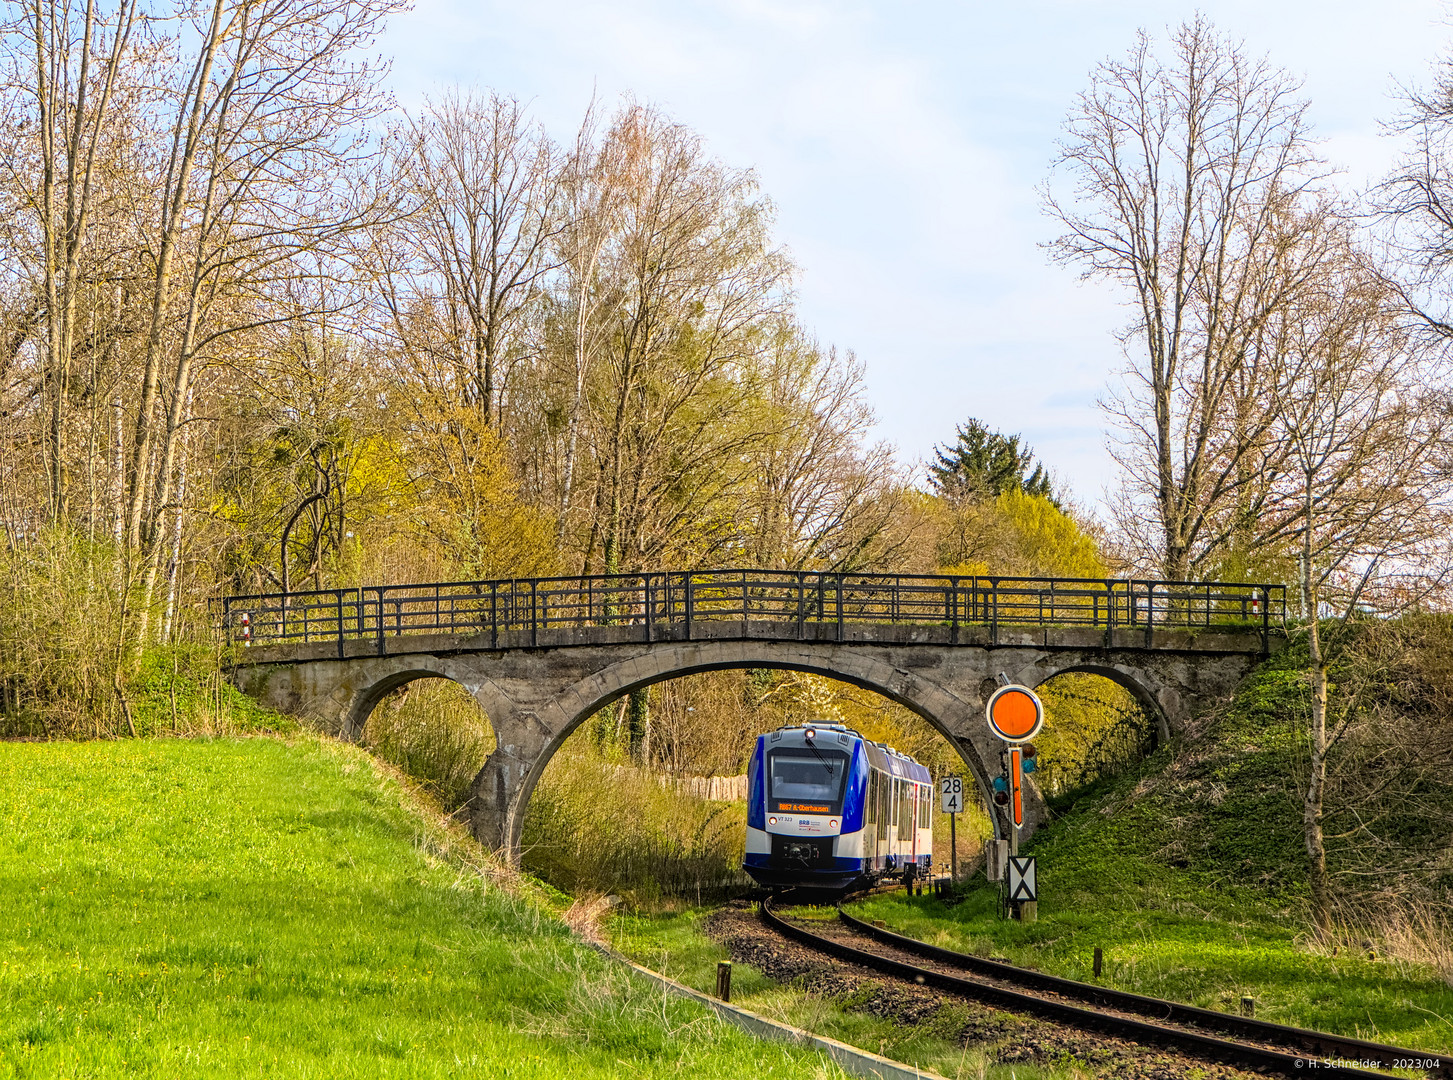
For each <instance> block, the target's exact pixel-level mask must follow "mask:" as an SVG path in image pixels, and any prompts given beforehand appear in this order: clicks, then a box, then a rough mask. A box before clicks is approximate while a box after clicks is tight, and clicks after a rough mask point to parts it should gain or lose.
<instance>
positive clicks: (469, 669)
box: [338, 653, 511, 745]
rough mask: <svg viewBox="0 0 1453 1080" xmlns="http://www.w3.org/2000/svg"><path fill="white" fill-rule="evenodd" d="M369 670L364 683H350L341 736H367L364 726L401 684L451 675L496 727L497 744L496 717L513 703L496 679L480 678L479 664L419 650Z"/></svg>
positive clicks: (352, 739)
mask: <svg viewBox="0 0 1453 1080" xmlns="http://www.w3.org/2000/svg"><path fill="white" fill-rule="evenodd" d="M369 674H370V678H369V679H368V680H367V681H366V682H364V683H363V684H362V685H361V686H357V687H350V690H351V692H350V693H349V695H348V697H347V701H346V702H345V703H344V705H343V708H342V710H341V715H340V722H339V726H338V737H339V738H340V739H343V740H344V741H345V742H360V741H361V740H362V739H363V730H364V726H365V725H366V724H367V723H368V718H369V716H370V715H372V713H373V710H374V709H375V708H377V707H378V705H379V703H380V702H381V701H383V699H384V698H386V697H387V696H388V695H389V694H391V693H392V692H393V691H395V690H397V689H398V688H399V687H401V686H404V685H406V684H408V683H411V682H417V681H419V680H420V679H447V680H449V681H450V682H454V683H458V684H459V685H460V686H462V687H464V689H465V690H467V691H468V692H469V695H470V696H471V697H472V698H474V700H475V702H476V703H477V704H478V705H479V708H480V711H481V712H483V713H484V715H485V718H486V720H488V722H489V725H490V727H491V729H492V730H493V731H494V736H495V744H496V745H498V743H499V729H498V727H497V726H496V720H495V718H496V717H497V716H499V715H501V714H502V713H503V712H505V711H507V710H508V709H509V708H510V707H511V705H510V702H509V701H507V700H506V699H505V698H504V697H503V696H502V695H501V694H500V693H499V692H498V690H497V689H496V688H495V686H494V684H493V683H491V682H490V681H489V680H488V679H481V678H480V676H479V674H478V665H475V664H470V663H468V662H467V660H465V659H464V658H461V657H457V656H448V655H445V656H438V655H434V654H431V653H415V654H411V655H406V656H398V657H391V658H389V660H388V661H385V662H384V663H382V664H379V665H376V666H375V667H374V668H373V669H372V671H370V673H369Z"/></svg>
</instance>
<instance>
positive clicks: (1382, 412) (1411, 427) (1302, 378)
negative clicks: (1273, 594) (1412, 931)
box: [1276, 248, 1449, 929]
mask: <svg viewBox="0 0 1453 1080" xmlns="http://www.w3.org/2000/svg"><path fill="white" fill-rule="evenodd" d="M1343 255H1344V261H1343V264H1342V266H1341V268H1340V269H1339V270H1338V271H1337V272H1335V273H1329V274H1327V275H1326V276H1325V277H1324V278H1323V279H1321V280H1320V281H1318V282H1317V283H1316V285H1317V287H1316V288H1315V289H1311V288H1309V289H1307V290H1305V293H1304V295H1303V297H1302V302H1301V303H1300V304H1299V305H1298V307H1297V314H1298V316H1299V317H1298V318H1297V319H1296V320H1295V321H1294V325H1295V326H1296V328H1297V333H1296V338H1295V340H1294V341H1292V342H1290V343H1289V345H1290V348H1291V351H1292V352H1293V353H1294V355H1295V356H1296V358H1297V360H1298V363H1297V365H1296V377H1295V378H1294V379H1292V380H1290V381H1289V382H1288V383H1287V384H1286V385H1284V386H1282V387H1279V388H1278V389H1277V393H1276V406H1277V410H1278V413H1279V415H1280V423H1281V424H1282V426H1283V428H1284V432H1285V438H1286V442H1287V445H1288V447H1289V460H1288V465H1289V469H1288V478H1289V480H1291V481H1292V483H1293V487H1292V491H1291V496H1292V499H1293V500H1294V502H1295V505H1296V506H1297V507H1298V511H1297V514H1296V517H1295V518H1294V520H1293V523H1292V524H1293V527H1294V528H1295V535H1296V540H1297V545H1298V548H1299V563H1300V566H1299V571H1300V572H1299V585H1300V589H1301V593H1302V596H1303V597H1304V599H1305V605H1306V616H1307V618H1306V622H1305V626H1304V630H1305V633H1306V635H1307V642H1308V649H1309V660H1308V676H1309V680H1310V684H1311V710H1310V724H1309V730H1308V736H1309V738H1308V744H1309V754H1310V758H1309V763H1308V764H1309V771H1308V776H1307V781H1306V787H1305V790H1304V792H1303V805H1302V826H1303V839H1304V842H1305V846H1306V851H1307V857H1308V865H1309V871H1310V884H1311V892H1312V909H1313V916H1314V918H1315V919H1316V921H1317V923H1318V925H1319V926H1321V927H1322V928H1324V929H1325V928H1327V927H1328V926H1329V923H1330V918H1331V909H1332V904H1331V892H1330V888H1329V882H1328V873H1327V849H1326V837H1325V835H1324V830H1323V820H1324V817H1325V810H1326V807H1325V793H1326V785H1327V769H1328V761H1329V758H1330V756H1331V754H1332V753H1333V751H1334V750H1335V749H1336V746H1337V743H1338V741H1339V740H1340V739H1341V738H1343V737H1344V736H1345V735H1346V733H1347V731H1348V729H1349V725H1350V724H1351V723H1352V720H1353V719H1354V716H1355V713H1356V710H1355V709H1352V708H1349V707H1345V706H1344V708H1343V709H1341V710H1336V709H1333V708H1330V707H1329V700H1328V695H1329V688H1328V671H1329V668H1330V667H1331V665H1332V663H1333V660H1334V659H1335V657H1336V655H1337V653H1338V650H1339V648H1340V640H1339V635H1336V634H1334V635H1333V636H1332V638H1331V640H1330V641H1329V639H1328V638H1327V636H1326V635H1325V634H1324V631H1323V627H1322V619H1323V618H1324V617H1325V616H1332V617H1335V618H1338V619H1339V620H1340V622H1341V623H1343V624H1345V623H1346V622H1347V621H1348V620H1349V619H1350V618H1352V617H1353V616H1354V615H1356V614H1357V613H1358V611H1359V610H1360V608H1361V607H1363V606H1364V605H1371V606H1374V607H1375V608H1377V609H1379V610H1380V611H1382V612H1384V613H1391V612H1395V611H1397V610H1400V609H1404V608H1406V607H1407V606H1408V605H1409V604H1410V603H1412V602H1416V601H1417V600H1418V599H1420V598H1421V597H1422V596H1423V595H1425V590H1426V587H1427V585H1428V584H1429V582H1430V581H1436V580H1439V579H1441V577H1442V575H1443V571H1444V568H1445V566H1446V555H1447V552H1446V550H1445V548H1444V545H1443V544H1440V543H1439V542H1438V541H1439V538H1441V537H1446V536H1447V533H1448V525H1449V517H1448V504H1447V485H1446V483H1445V482H1444V481H1443V480H1442V479H1441V478H1440V475H1439V473H1440V470H1439V465H1440V462H1439V461H1438V457H1437V455H1438V454H1439V453H1440V452H1441V450H1442V447H1443V444H1444V440H1445V437H1446V435H1447V433H1448V410H1447V406H1446V403H1444V402H1442V401H1439V400H1436V399H1435V398H1434V397H1433V396H1432V395H1430V394H1429V393H1428V392H1427V391H1426V390H1425V389H1424V379H1423V376H1424V374H1425V372H1424V371H1423V369H1422V365H1421V363H1420V360H1421V359H1422V358H1423V353H1422V351H1421V350H1420V349H1419V348H1418V344H1417V340H1416V338H1415V337H1411V336H1410V335H1409V334H1408V333H1407V332H1406V330H1405V329H1404V328H1402V327H1400V326H1399V325H1398V311H1397V306H1396V304H1395V303H1394V300H1395V297H1394V295H1393V294H1392V293H1391V292H1390V291H1389V290H1388V289H1387V287H1386V286H1385V282H1384V280H1383V278H1382V276H1381V275H1380V274H1379V273H1377V272H1375V271H1374V270H1373V268H1372V267H1371V266H1369V265H1368V263H1367V262H1366V261H1365V260H1364V259H1361V258H1359V257H1358V256H1357V254H1356V253H1355V252H1354V251H1352V250H1351V249H1350V248H1343ZM1334 718H1339V719H1336V720H1335V721H1334Z"/></svg>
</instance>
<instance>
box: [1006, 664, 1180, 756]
mask: <svg viewBox="0 0 1453 1080" xmlns="http://www.w3.org/2000/svg"><path fill="white" fill-rule="evenodd" d="M1052 663H1053V658H1052V657H1051V658H1048V659H1047V660H1045V661H1041V662H1040V663H1039V664H1036V665H1035V666H1034V668H1033V671H1034V675H1035V679H1034V681H1033V682H1030V683H1029V684H1028V685H1029V686H1030V688H1031V689H1033V688H1034V687H1037V686H1041V685H1043V684H1044V683H1046V682H1048V681H1049V680H1050V679H1053V678H1055V677H1056V676H1059V675H1070V674H1073V673H1075V672H1081V673H1083V674H1086V675H1099V676H1101V677H1102V678H1105V679H1109V680H1110V681H1111V682H1113V683H1115V685H1117V686H1119V687H1121V688H1123V689H1125V690H1127V691H1129V693H1130V696H1131V697H1133V698H1134V699H1135V701H1136V704H1138V705H1139V706H1140V707H1141V708H1142V709H1144V710H1145V714H1146V715H1147V716H1149V717H1150V718H1151V719H1152V720H1153V721H1154V722H1155V731H1156V744H1157V745H1164V744H1165V743H1166V742H1168V741H1169V740H1170V735H1171V727H1170V721H1169V719H1168V717H1167V716H1166V710H1165V708H1164V707H1163V706H1162V703H1161V701H1160V697H1159V696H1158V695H1157V694H1156V692H1155V690H1154V689H1152V688H1151V687H1150V686H1149V685H1147V681H1146V679H1145V676H1144V674H1143V673H1142V672H1137V671H1133V670H1131V669H1129V668H1125V667H1121V666H1120V665H1118V664H1111V663H1103V662H1095V661H1091V662H1088V663H1078V664H1070V665H1067V666H1065V667H1058V668H1051V665H1052ZM1166 692H1167V691H1165V690H1162V694H1164V693H1166ZM1169 693H1172V694H1173V693H1174V691H1169ZM1176 701H1177V702H1179V697H1178V696H1177V698H1176Z"/></svg>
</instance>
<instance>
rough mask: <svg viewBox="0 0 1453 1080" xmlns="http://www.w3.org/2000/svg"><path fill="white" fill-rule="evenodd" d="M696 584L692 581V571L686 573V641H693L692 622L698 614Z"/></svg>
mask: <svg viewBox="0 0 1453 1080" xmlns="http://www.w3.org/2000/svg"><path fill="white" fill-rule="evenodd" d="M695 586H696V583H695V582H694V581H692V580H691V571H690V570H688V571H687V572H686V640H687V641H690V640H691V620H692V618H693V617H694V616H695V614H696V588H695Z"/></svg>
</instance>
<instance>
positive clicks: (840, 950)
mask: <svg viewBox="0 0 1453 1080" xmlns="http://www.w3.org/2000/svg"><path fill="white" fill-rule="evenodd" d="M759 910H760V912H761V916H762V919H763V921H764V922H765V923H766V924H767V926H769V927H770V928H771V929H772V930H774V931H776V932H777V933H779V934H781V935H782V936H784V937H787V938H791V939H792V940H794V941H797V942H799V943H800V944H803V945H806V946H808V947H809V948H812V949H815V950H817V951H819V952H823V953H827V954H828V955H831V956H834V957H836V958H838V959H840V960H846V961H848V962H850V963H854V964H860V965H862V966H864V967H867V968H871V969H873V970H876V971H882V972H884V973H887V974H890V975H894V976H896V977H898V978H900V979H904V980H908V981H911V982H913V983H915V984H918V985H923V986H931V987H934V988H935V989H938V990H943V991H947V992H949V993H952V994H956V995H959V996H966V997H972V998H977V999H978V1000H980V1001H984V1002H987V1003H989V1004H991V1005H996V1006H998V1007H1001V1008H1005V1009H1009V1010H1013V1011H1016V1012H1028V1013H1033V1014H1036V1015H1038V1016H1041V1017H1044V1018H1045V1019H1048V1020H1053V1021H1056V1022H1058V1023H1064V1024H1068V1025H1071V1026H1073V1027H1077V1028H1081V1029H1083V1030H1087V1031H1096V1032H1101V1033H1104V1034H1110V1035H1116V1036H1120V1037H1122V1038H1128V1039H1131V1040H1132V1041H1134V1042H1138V1043H1150V1044H1155V1045H1159V1046H1165V1047H1169V1048H1172V1049H1176V1050H1179V1051H1182V1052H1185V1053H1188V1054H1191V1055H1193V1056H1195V1057H1199V1058H1202V1059H1208V1060H1213V1061H1218V1062H1222V1063H1224V1064H1229V1065H1234V1066H1237V1067H1240V1068H1245V1069H1249V1070H1251V1071H1254V1072H1260V1073H1271V1074H1276V1075H1279V1076H1286V1077H1298V1076H1305V1075H1306V1074H1307V1073H1309V1072H1314V1073H1316V1074H1317V1075H1319V1076H1328V1077H1356V1078H1363V1080H1373V1078H1377V1080H1387V1077H1388V1074H1387V1073H1383V1072H1372V1071H1370V1070H1368V1069H1362V1068H1358V1067H1357V1066H1355V1065H1352V1064H1344V1063H1343V1062H1344V1061H1345V1062H1353V1061H1355V1062H1358V1063H1359V1064H1361V1063H1362V1062H1364V1061H1367V1062H1369V1063H1370V1062H1373V1061H1374V1060H1376V1061H1378V1062H1379V1063H1381V1061H1383V1060H1394V1061H1395V1060H1398V1056H1399V1055H1400V1056H1401V1057H1402V1058H1404V1059H1406V1060H1428V1059H1434V1060H1437V1061H1438V1063H1439V1064H1438V1065H1437V1066H1435V1067H1434V1069H1432V1070H1428V1071H1430V1072H1432V1073H1433V1074H1434V1075H1437V1076H1447V1075H1449V1072H1448V1063H1447V1059H1446V1057H1445V1055H1441V1054H1430V1053H1426V1052H1420V1051H1412V1050H1408V1051H1400V1050H1398V1049H1397V1048H1395V1047H1386V1046H1377V1044H1373V1043H1364V1042H1363V1041H1362V1040H1355V1039H1354V1040H1347V1039H1342V1037H1340V1036H1336V1035H1328V1034H1323V1033H1320V1032H1309V1033H1305V1034H1310V1035H1314V1036H1319V1037H1320V1038H1321V1039H1322V1040H1323V1043H1322V1045H1325V1046H1329V1047H1331V1046H1333V1045H1337V1046H1339V1047H1342V1046H1345V1047H1347V1048H1348V1049H1353V1050H1356V1051H1358V1052H1360V1051H1361V1049H1362V1048H1363V1047H1374V1048H1376V1050H1378V1051H1380V1052H1381V1053H1379V1054H1378V1055H1377V1056H1376V1057H1375V1058H1374V1057H1373V1056H1368V1057H1366V1058H1363V1057H1360V1056H1349V1057H1347V1058H1340V1057H1336V1056H1333V1053H1335V1052H1332V1051H1329V1052H1328V1053H1327V1056H1325V1057H1319V1056H1310V1057H1309V1056H1308V1055H1307V1054H1304V1053H1303V1054H1288V1053H1285V1052H1283V1051H1282V1050H1279V1049H1272V1048H1269V1047H1265V1046H1257V1045H1254V1044H1251V1043H1246V1042H1237V1041H1234V1040H1231V1039H1224V1038H1218V1037H1216V1036H1214V1035H1209V1034H1205V1033H1202V1032H1200V1031H1190V1030H1186V1029H1185V1028H1178V1027H1167V1026H1165V1024H1164V1023H1154V1022H1151V1021H1149V1020H1139V1019H1135V1018H1134V1017H1129V1016H1124V1015H1120V1014H1118V1013H1112V1012H1104V1011H1101V1010H1098V1009H1092V1008H1085V1007H1083V1006H1080V1005H1072V1004H1070V1003H1068V1002H1065V1001H1059V1000H1056V999H1054V998H1049V997H1042V996H1039V995H1037V994H1033V993H1028V992H1025V991H1024V990H1015V989H1010V988H1008V987H1005V986H1000V985H995V984H994V983H989V982H983V981H980V980H978V979H972V978H965V977H962V976H957V975H950V974H947V973H945V972H942V971H935V970H933V969H932V968H923V967H918V966H917V965H914V964H909V963H905V962H904V961H902V960H895V959H894V958H892V957H889V956H883V955H881V954H879V953H875V952H870V951H868V950H865V949H858V948H855V947H853V946H851V945H848V944H845V943H844V942H841V941H834V940H832V939H830V938H825V937H822V936H821V935H818V934H814V933H813V932H812V931H810V930H808V929H806V928H805V927H801V926H798V925H796V924H794V923H790V922H788V921H787V920H785V919H783V918H782V917H781V916H780V915H778V914H777V913H776V912H775V911H773V910H772V902H771V900H764V901H763V902H762V904H761V906H760V908H759ZM840 914H841V913H840ZM849 918H851V917H849ZM857 922H859V921H858V920H853V923H849V924H847V925H849V926H851V927H852V928H853V929H857V926H855V925H853V924H854V923H857ZM870 929H872V930H875V931H876V930H877V928H876V927H871V928H870ZM872 936H873V937H874V938H875V940H882V939H881V938H879V937H878V934H873V935H872ZM890 936H891V937H892V938H894V939H898V940H894V941H892V942H891V944H892V945H893V946H894V947H902V948H905V950H907V951H913V952H919V951H920V948H921V949H936V947H935V946H927V945H925V944H924V943H923V942H918V941H914V940H913V939H912V938H900V936H899V935H896V934H894V935H890ZM900 940H901V942H903V943H904V944H902V945H900V944H899V941H900ZM884 943H885V944H890V942H887V941H885V942H884ZM913 946H917V947H920V948H913ZM937 952H939V953H943V954H946V957H949V958H954V959H945V958H943V957H940V956H938V955H934V956H933V959H935V960H941V961H942V962H944V963H948V964H950V965H955V964H956V959H957V958H961V957H962V958H965V959H970V960H974V961H979V958H978V957H964V954H962V953H952V952H950V951H949V950H937ZM920 954H921V955H925V956H926V955H927V954H926V953H920ZM981 962H982V963H984V964H988V965H991V966H992V969H993V970H992V974H993V976H994V977H995V978H998V979H1001V980H1003V981H1006V982H1013V983H1017V984H1019V985H1021V986H1027V985H1030V980H1027V979H1025V978H1023V976H1026V975H1033V976H1034V977H1035V979H1036V980H1039V979H1052V978H1053V976H1044V975H1040V974H1039V973H1037V972H1025V971H1023V970H1022V969H1019V968H1015V967H1013V966H1012V965H1008V964H997V963H995V962H994V961H981ZM957 966H961V967H970V966H974V967H975V969H976V970H977V967H976V965H957ZM982 973H983V974H990V972H989V971H983V972H982ZM1057 981H1059V982H1064V983H1071V980H1057ZM1074 985H1079V986H1084V985H1085V984H1074ZM1043 988H1044V989H1045V990H1053V992H1056V993H1061V994H1065V995H1066V996H1069V992H1068V991H1066V990H1064V989H1063V988H1060V987H1051V986H1049V985H1045V986H1044V987H1043ZM1087 989H1089V990H1095V991H1098V990H1101V988H1100V987H1087ZM1074 996H1080V995H1074ZM1127 996H1128V997H1132V998H1138V999H1139V1001H1140V1002H1141V1003H1149V1002H1156V1003H1157V1004H1159V1006H1160V1007H1161V1009H1162V1012H1165V1010H1166V1009H1172V1010H1173V1009H1175V1008H1182V1009H1184V1008H1188V1007H1187V1006H1175V1005H1174V1004H1173V1003H1172V1002H1167V1001H1158V999H1154V998H1144V997H1141V996H1140V995H1127ZM1105 1004H1107V1005H1113V1004H1114V1003H1113V1002H1106V1003H1105ZM1118 1007H1122V1008H1128V1006H1124V1005H1121V1006H1118ZM1143 1007H1144V1006H1143V1004H1142V1006H1141V1007H1140V1008H1136V1009H1134V1010H1133V1011H1137V1012H1140V1011H1143ZM1197 1011H1198V1012H1208V1013H1209V1012H1210V1010H1197ZM1212 1015H1215V1016H1217V1017H1218V1018H1221V1017H1222V1015H1223V1014H1212ZM1158 1019H1160V1020H1162V1021H1165V1020H1169V1019H1171V1017H1170V1016H1168V1015H1162V1016H1160V1017H1158ZM1225 1019H1229V1020H1238V1021H1239V1020H1243V1019H1244V1018H1241V1017H1225ZM1181 1022H1182V1023H1193V1022H1194V1021H1192V1020H1190V1019H1189V1018H1186V1017H1183V1018H1182V1020H1181ZM1223 1030H1224V1029H1223ZM1278 1030H1282V1031H1287V1032H1296V1033H1298V1034H1303V1032H1302V1031H1301V1029H1298V1028H1282V1027H1281V1025H1276V1024H1268V1025H1266V1026H1265V1028H1263V1029H1261V1030H1260V1032H1259V1033H1258V1035H1257V1036H1255V1037H1257V1038H1260V1039H1262V1040H1263V1041H1266V1042H1272V1043H1276V1044H1277V1045H1281V1046H1285V1043H1284V1042H1283V1041H1282V1040H1280V1039H1278V1038H1277V1037H1276V1034H1277V1032H1278ZM1389 1053H1390V1054H1391V1055H1393V1056H1392V1057H1390V1058H1388V1057H1384V1056H1383V1055H1384V1054H1389ZM1386 1067H1393V1066H1386Z"/></svg>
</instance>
